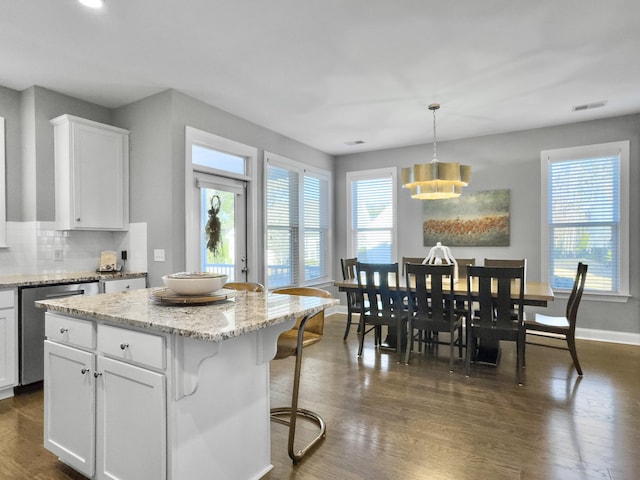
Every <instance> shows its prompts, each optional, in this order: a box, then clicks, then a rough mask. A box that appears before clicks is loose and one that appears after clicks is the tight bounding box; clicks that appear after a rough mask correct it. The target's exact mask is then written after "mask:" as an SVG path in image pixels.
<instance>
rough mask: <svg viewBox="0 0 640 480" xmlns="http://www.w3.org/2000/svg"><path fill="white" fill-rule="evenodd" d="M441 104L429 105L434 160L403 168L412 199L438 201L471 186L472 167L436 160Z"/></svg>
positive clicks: (457, 194)
mask: <svg viewBox="0 0 640 480" xmlns="http://www.w3.org/2000/svg"><path fill="white" fill-rule="evenodd" d="M439 108H440V104H439V103H432V104H431V105H429V110H431V111H432V112H433V160H431V163H423V164H415V165H414V166H413V167H408V168H403V169H402V172H401V177H402V186H403V187H404V188H408V189H409V190H411V198H417V199H419V200H436V199H442V198H455V197H459V196H460V193H461V191H460V189H461V188H462V187H466V186H467V185H469V181H470V180H471V167H470V166H469V165H460V164H459V163H458V162H454V163H443V162H439V161H438V159H437V158H436V110H438V109H439Z"/></svg>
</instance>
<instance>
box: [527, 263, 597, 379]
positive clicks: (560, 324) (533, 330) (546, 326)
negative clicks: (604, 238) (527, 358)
mask: <svg viewBox="0 0 640 480" xmlns="http://www.w3.org/2000/svg"><path fill="white" fill-rule="evenodd" d="M588 267H589V266H588V265H586V264H584V263H582V262H580V263H578V269H577V271H576V277H575V280H574V282H573V288H572V289H571V294H570V295H569V300H568V301H567V309H566V311H565V316H564V317H552V316H548V315H542V314H540V313H536V316H535V319H534V320H525V327H526V330H527V334H528V335H538V336H544V337H547V338H548V337H552V338H557V339H560V340H565V341H566V342H567V346H566V347H558V346H556V345H547V344H542V343H533V342H527V343H530V344H532V345H539V346H543V347H553V348H562V349H563V350H569V352H570V353H571V358H572V359H573V366H574V367H575V369H576V371H577V372H578V375H580V376H582V368H581V367H580V362H579V361H578V352H577V351H576V321H577V317H578V307H579V306H580V300H581V299H582V293H583V292H584V283H585V280H586V278H587V269H588Z"/></svg>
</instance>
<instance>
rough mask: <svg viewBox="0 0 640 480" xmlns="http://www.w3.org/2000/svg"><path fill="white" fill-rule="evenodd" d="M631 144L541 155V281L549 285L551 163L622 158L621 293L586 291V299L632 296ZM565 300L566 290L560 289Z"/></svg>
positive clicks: (619, 259)
mask: <svg viewBox="0 0 640 480" xmlns="http://www.w3.org/2000/svg"><path fill="white" fill-rule="evenodd" d="M629 144H630V142H629V141H628V140H623V141H618V142H608V143H599V144H594V145H582V146H577V147H567V148H556V149H551V150H542V151H541V152H540V165H541V185H540V186H541V188H540V192H541V194H540V199H541V208H540V217H541V225H540V226H541V228H540V234H541V236H540V239H541V241H540V245H541V252H540V253H541V255H540V259H541V265H540V267H541V268H540V272H541V279H542V281H543V282H549V260H550V251H549V198H548V197H549V188H548V186H549V164H550V163H555V162H563V161H568V160H579V159H587V158H594V157H598V156H619V158H620V179H619V188H620V191H619V195H620V197H619V205H618V208H619V216H620V221H619V232H618V233H619V245H618V250H619V258H618V262H619V271H620V279H619V286H618V291H617V292H611V293H598V292H587V291H585V293H584V296H585V298H591V299H598V300H602V301H610V302H626V301H627V300H628V299H629V297H630V294H629V227H630V226H629V221H630V219H629V188H630V185H629V183H630V182H629ZM558 292H560V295H559V297H560V298H562V297H563V294H564V293H566V292H568V290H567V291H566V292H565V290H564V289H558Z"/></svg>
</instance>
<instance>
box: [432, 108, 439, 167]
mask: <svg viewBox="0 0 640 480" xmlns="http://www.w3.org/2000/svg"><path fill="white" fill-rule="evenodd" d="M432 112H433V159H434V160H436V159H437V158H438V157H437V156H436V109H433V110H432Z"/></svg>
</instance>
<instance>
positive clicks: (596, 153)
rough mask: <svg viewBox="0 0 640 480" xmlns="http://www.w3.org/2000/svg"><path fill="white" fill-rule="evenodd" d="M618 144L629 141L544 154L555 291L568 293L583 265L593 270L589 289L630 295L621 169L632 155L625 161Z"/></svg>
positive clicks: (551, 274)
mask: <svg viewBox="0 0 640 480" xmlns="http://www.w3.org/2000/svg"><path fill="white" fill-rule="evenodd" d="M619 143H625V142H616V144H615V145H614V146H613V148H608V149H606V148H605V149H603V148H602V147H603V146H605V145H607V146H611V144H605V145H594V146H592V149H591V150H590V149H589V147H581V148H580V149H579V150H574V149H560V150H556V151H547V152H543V153H546V158H544V157H543V163H546V167H545V168H543V173H546V182H547V189H548V190H547V195H546V200H547V211H546V217H547V229H546V230H547V235H548V236H547V238H546V244H547V245H546V248H547V250H548V260H547V262H548V266H547V268H548V279H549V283H550V284H551V287H552V288H554V289H558V290H570V289H571V287H572V286H573V280H574V277H575V272H576V266H577V264H578V262H583V263H586V264H588V265H589V271H588V274H587V280H586V285H585V290H587V291H590V292H593V293H603V294H625V293H626V290H627V288H628V287H627V285H628V280H627V276H628V273H627V272H628V269H627V268H626V267H625V264H626V263H628V253H627V245H628V239H627V236H628V234H627V232H628V225H627V222H628V218H627V214H626V213H625V212H626V211H627V210H626V209H627V207H626V203H627V202H628V200H627V199H626V198H627V194H626V189H625V188H623V187H624V183H623V182H622V178H625V177H623V176H622V174H621V170H622V169H623V168H624V169H626V168H627V166H626V164H625V162H626V161H628V155H627V157H626V158H627V160H625V158H624V155H622V153H623V152H622V149H621V148H620V147H619V146H618V144H619ZM626 144H627V146H628V142H626ZM565 150H569V151H565ZM627 151H628V150H627ZM543 166H544V165H543ZM626 178H628V176H627V177H626Z"/></svg>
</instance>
